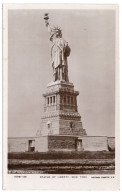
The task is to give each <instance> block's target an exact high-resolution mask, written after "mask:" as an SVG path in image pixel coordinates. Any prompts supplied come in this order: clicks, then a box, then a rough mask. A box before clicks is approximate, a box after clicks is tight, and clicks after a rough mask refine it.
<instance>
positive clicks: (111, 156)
mask: <svg viewBox="0 0 122 194" xmlns="http://www.w3.org/2000/svg"><path fill="white" fill-rule="evenodd" d="M8 173H12V174H16V173H20V174H21V173H23V174H24V173H26V174H30V173H31V174H114V173H115V153H114V152H107V151H102V152H46V153H38V152H36V153H33V152H31V153H29V152H26V153H9V154H8Z"/></svg>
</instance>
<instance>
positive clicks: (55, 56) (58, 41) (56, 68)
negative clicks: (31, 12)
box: [44, 13, 70, 82]
mask: <svg viewBox="0 0 122 194" xmlns="http://www.w3.org/2000/svg"><path fill="white" fill-rule="evenodd" d="M44 19H45V24H46V27H47V28H48V31H49V33H50V41H51V42H52V47H51V59H52V68H53V78H54V81H57V80H61V81H66V82H68V81H69V79H68V63H67V57H68V56H69V55H70V48H69V46H68V43H67V42H66V41H65V40H64V39H63V38H62V32H61V29H60V28H59V27H58V26H57V27H54V28H51V27H50V25H49V22H48V19H49V17H48V14H47V13H46V14H45V16H44Z"/></svg>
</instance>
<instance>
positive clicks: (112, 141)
mask: <svg viewBox="0 0 122 194" xmlns="http://www.w3.org/2000/svg"><path fill="white" fill-rule="evenodd" d="M108 150H109V151H115V137H108Z"/></svg>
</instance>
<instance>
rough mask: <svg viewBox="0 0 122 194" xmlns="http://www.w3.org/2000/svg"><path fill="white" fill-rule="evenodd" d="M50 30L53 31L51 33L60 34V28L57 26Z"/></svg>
mask: <svg viewBox="0 0 122 194" xmlns="http://www.w3.org/2000/svg"><path fill="white" fill-rule="evenodd" d="M52 30H53V32H61V28H59V27H58V26H57V27H56V26H54V27H53V28H52Z"/></svg>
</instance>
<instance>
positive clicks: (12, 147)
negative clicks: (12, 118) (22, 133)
mask: <svg viewBox="0 0 122 194" xmlns="http://www.w3.org/2000/svg"><path fill="white" fill-rule="evenodd" d="M29 140H33V142H34V145H33V147H34V151H35V152H46V151H48V138H47V136H42V137H15V138H8V152H28V151H29Z"/></svg>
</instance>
